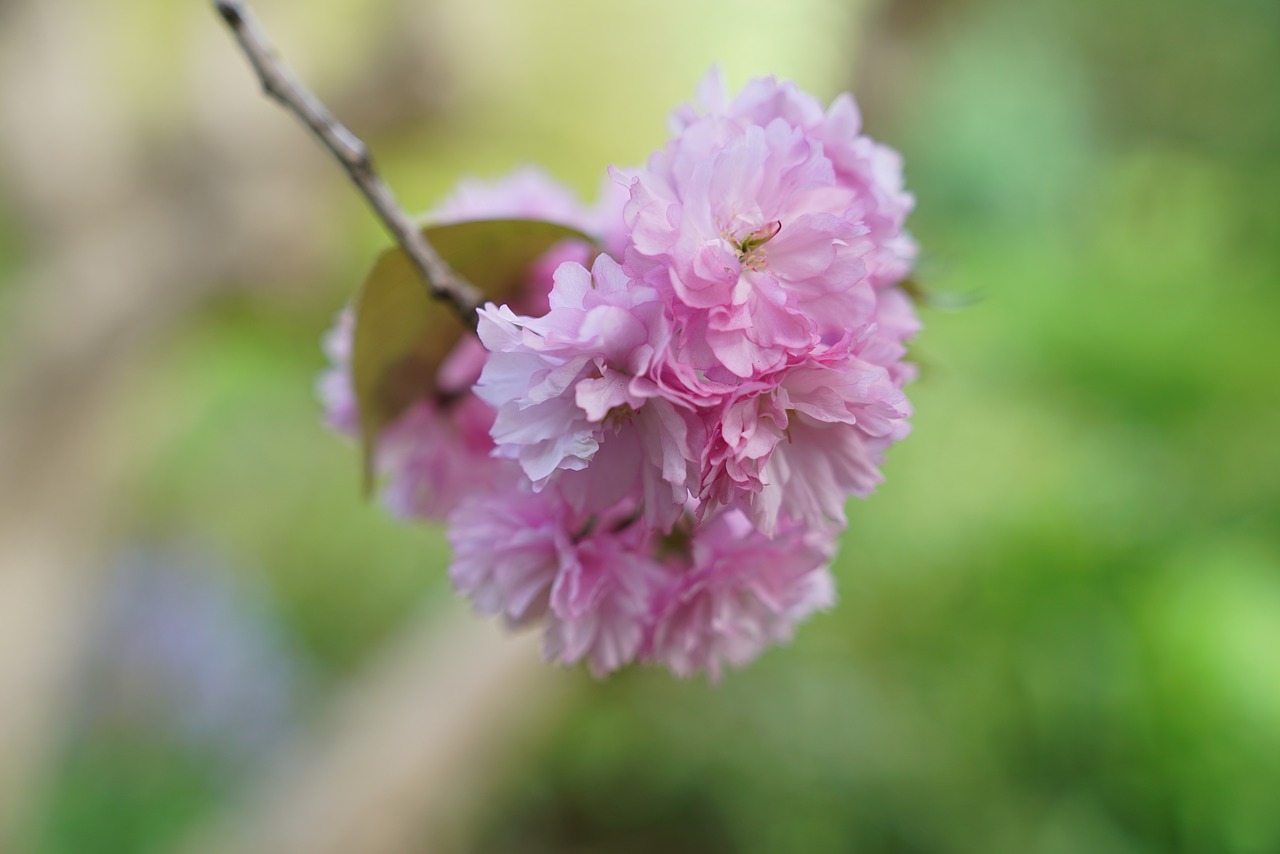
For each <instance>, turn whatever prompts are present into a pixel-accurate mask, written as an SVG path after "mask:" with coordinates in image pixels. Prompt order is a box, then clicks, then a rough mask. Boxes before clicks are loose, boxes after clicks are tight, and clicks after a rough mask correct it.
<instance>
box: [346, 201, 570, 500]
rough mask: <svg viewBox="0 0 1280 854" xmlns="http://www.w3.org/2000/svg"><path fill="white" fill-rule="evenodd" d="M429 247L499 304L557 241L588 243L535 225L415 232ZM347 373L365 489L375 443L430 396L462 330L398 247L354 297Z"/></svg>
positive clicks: (562, 229)
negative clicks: (354, 403) (356, 411)
mask: <svg viewBox="0 0 1280 854" xmlns="http://www.w3.org/2000/svg"><path fill="white" fill-rule="evenodd" d="M423 234H425V235H426V237H427V240H429V241H430V242H431V244H432V246H434V247H435V249H436V251H437V252H439V253H440V255H441V257H443V258H444V260H445V261H447V262H448V263H449V265H450V266H451V267H453V269H454V270H455V271H457V272H458V273H459V274H460V275H461V276H463V277H464V278H466V279H467V280H468V281H469V282H471V283H472V284H473V285H475V286H476V287H477V288H479V289H480V291H481V292H482V293H483V294H484V295H485V297H486V298H487V299H490V300H493V301H494V302H497V303H504V302H507V301H508V300H510V299H511V298H512V296H513V295H515V294H516V293H518V291H519V289H520V288H521V287H522V286H523V285H524V283H525V280H526V277H527V275H528V270H529V267H530V266H531V265H532V264H533V262H534V261H536V260H537V259H538V258H539V257H540V256H542V255H543V254H544V253H545V252H546V251H547V250H548V249H550V248H551V247H552V246H554V245H555V244H557V243H560V242H561V241H564V240H580V241H583V242H585V243H590V244H593V245H594V241H593V240H592V239H591V238H590V237H588V236H587V235H585V234H583V233H582V232H580V231H577V230H575V229H572V228H569V227H567V226H563V225H557V224H555V223H551V222H543V221H541V220H526V219H489V220H473V221H470V222H459V223H450V224H448V225H434V226H428V227H426V228H424V229H423ZM355 314H356V328H355V340H354V342H353V347H352V361H351V373H352V382H353V384H354V386H355V393H356V400H357V402H358V405H359V411H360V436H361V444H362V446H363V461H364V462H363V464H364V480H365V489H366V491H368V490H369V489H370V488H371V487H372V484H373V476H374V465H373V456H374V454H373V451H374V448H375V447H376V445H377V440H378V436H379V435H381V433H382V431H383V430H384V429H386V427H387V425H389V424H391V423H392V422H393V421H394V420H395V419H396V417H397V416H399V415H400V414H401V413H402V412H404V411H405V410H406V409H407V408H409V406H410V405H412V404H413V403H414V402H415V401H417V400H420V399H421V398H423V397H424V396H428V395H432V394H435V393H436V388H435V383H436V373H437V370H438V369H439V367H440V363H441V362H442V361H443V360H444V358H445V356H447V355H448V354H449V351H450V350H452V349H453V347H454V345H455V344H457V343H458V340H459V339H460V338H461V337H462V336H463V335H469V334H472V333H471V331H470V330H469V329H468V328H467V326H466V325H465V324H464V323H463V322H462V321H461V320H459V319H458V317H457V316H456V315H455V314H454V313H453V312H452V311H451V310H450V309H449V307H448V306H447V305H445V304H443V303H441V302H440V301H439V300H437V299H435V298H434V297H432V296H431V294H430V293H429V292H428V290H427V287H426V284H425V283H424V282H423V281H422V278H421V277H420V276H419V274H418V271H417V269H416V268H415V267H414V265H413V263H412V262H411V261H410V260H409V256H408V255H406V254H405V252H404V250H402V249H400V248H399V247H396V248H392V249H388V250H387V251H386V252H383V253H382V254H381V255H380V256H378V259H377V261H375V262H374V265H373V269H372V270H370V271H369V274H368V275H367V276H366V277H365V279H364V282H363V284H361V286H360V291H359V294H358V295H357V297H356V306H355Z"/></svg>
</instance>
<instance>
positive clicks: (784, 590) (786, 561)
mask: <svg viewBox="0 0 1280 854" xmlns="http://www.w3.org/2000/svg"><path fill="white" fill-rule="evenodd" d="M833 551H834V543H833V542H832V540H831V539H830V538H829V537H827V536H825V535H823V534H822V533H820V532H815V531H812V530H809V529H807V528H806V527H805V526H804V525H803V524H800V523H796V522H793V521H791V520H785V521H784V522H783V523H782V524H780V525H779V528H778V531H777V533H776V534H775V536H773V537H772V538H769V537H766V536H764V535H763V534H762V533H760V532H759V531H757V530H755V529H754V528H753V527H752V525H751V523H750V521H749V520H748V519H747V517H746V516H745V515H744V514H742V513H740V512H737V511H729V512H727V513H722V514H720V515H718V516H716V517H714V518H712V519H711V520H709V521H708V522H706V523H705V524H703V525H701V526H700V527H699V528H698V529H697V530H696V531H695V532H694V534H693V539H692V554H691V556H690V562H689V565H688V566H687V567H686V568H684V569H683V570H682V571H678V572H676V573H674V574H673V575H672V576H671V581H670V582H669V586H668V588H667V589H666V590H665V591H664V592H663V594H662V596H661V597H660V598H659V600H658V601H657V602H656V603H655V622H654V627H653V629H652V635H651V640H650V643H649V645H648V648H647V650H646V654H645V658H646V660H648V661H652V662H656V663H659V664H662V665H664V666H666V667H667V668H668V669H670V670H671V672H672V673H675V674H676V675H677V676H690V675H692V674H693V673H696V672H698V671H705V672H706V673H707V675H708V677H709V678H711V679H712V680H713V681H714V680H718V679H719V678H720V676H721V673H722V671H723V668H724V666H725V665H732V666H734V667H741V666H742V665H744V664H746V663H747V662H749V661H751V660H752V659H754V658H755V657H756V656H757V655H759V654H760V653H761V652H762V651H763V650H764V649H765V647H767V646H768V645H769V644H773V643H780V642H784V641H787V640H789V639H790V638H791V636H792V633H793V632H794V629H795V626H796V624H797V623H798V622H800V621H801V620H803V619H805V618H806V617H808V616H809V615H810V614H812V613H813V612H814V611H818V610H822V609H825V608H829V607H831V605H832V604H833V603H834V601H835V590H834V585H833V582H832V578H831V574H830V572H829V571H828V569H827V565H828V563H829V562H830V559H831V555H832V553H833Z"/></svg>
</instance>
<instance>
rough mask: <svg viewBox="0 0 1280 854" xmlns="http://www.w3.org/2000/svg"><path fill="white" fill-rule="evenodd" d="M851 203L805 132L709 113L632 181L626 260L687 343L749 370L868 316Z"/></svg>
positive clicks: (739, 371)
mask: <svg viewBox="0 0 1280 854" xmlns="http://www.w3.org/2000/svg"><path fill="white" fill-rule="evenodd" d="M857 209H858V199H857V198H856V196H855V194H854V193H853V192H852V190H850V189H849V188H846V187H842V186H841V185H840V184H839V183H838V182H837V180H836V175H835V170H834V167H833V166H832V164H831V161H830V160H828V159H827V158H826V157H825V156H824V155H823V153H822V146H821V144H820V143H819V142H818V141H816V140H815V139H813V138H811V137H810V136H808V135H806V133H805V132H804V131H803V130H801V129H799V128H795V127H792V126H791V125H788V124H787V123H786V122H784V121H782V120H780V119H779V120H775V121H773V122H770V123H769V124H768V125H766V126H763V127H762V126H759V125H746V126H742V125H739V124H737V123H734V122H730V121H726V120H724V119H721V118H718V117H708V118H705V119H702V120H700V121H698V122H695V123H694V124H692V125H690V126H689V127H687V128H686V129H685V130H684V132H683V133H682V134H681V135H680V136H679V137H677V138H676V139H674V140H672V141H671V142H670V143H669V144H668V145H667V147H666V148H665V149H663V150H662V151H660V152H658V153H657V154H655V155H654V156H653V157H651V158H650V160H649V165H648V168H647V169H646V170H644V171H641V172H639V173H637V174H636V175H634V176H633V177H632V180H631V201H630V203H629V204H628V206H627V209H626V217H627V223H628V225H629V226H630V227H631V238H632V243H633V246H632V249H631V251H630V252H629V253H628V255H627V261H628V264H629V265H630V266H631V267H632V268H633V269H634V270H636V271H637V272H638V273H640V274H643V275H645V278H646V281H648V282H651V283H653V284H654V285H655V286H656V287H658V288H659V289H660V290H661V291H663V292H664V294H666V293H668V292H669V301H670V302H672V303H673V304H674V311H675V315H676V318H677V319H678V320H679V321H681V328H682V330H683V331H684V340H686V341H692V342H695V343H696V342H705V345H706V347H707V348H709V350H710V352H711V354H712V355H713V356H714V358H715V363H718V364H719V365H723V366H724V367H725V368H727V369H728V370H729V371H731V372H732V373H733V374H735V375H736V376H739V377H751V376H755V375H758V374H759V373H761V372H763V371H768V370H772V369H774V368H776V367H778V366H779V365H781V364H783V363H784V362H785V361H786V360H787V359H788V358H789V357H790V356H794V355H803V354H805V353H807V352H809V351H810V350H812V349H813V347H814V346H816V345H817V344H818V343H819V342H820V341H821V340H822V339H823V338H824V337H827V336H829V335H831V334H834V333H836V332H837V331H838V330H841V329H849V328H853V327H857V326H861V325H863V324H865V323H866V322H867V321H868V320H869V319H870V316H871V313H872V310H873V308H874V295H873V294H872V291H871V288H870V285H869V284H868V283H867V282H866V268H865V266H864V264H863V262H862V260H861V256H862V255H864V254H865V253H866V252H867V251H868V249H869V248H870V244H869V243H868V242H867V241H866V240H865V239H864V237H863V235H864V234H865V233H866V231H867V228H866V226H865V225H863V224H862V223H861V222H860V221H859V220H858V217H857V216H856V214H857V212H858V210H857ZM690 352H691V353H692V352H693V351H690ZM715 363H713V364H715ZM710 366H711V365H697V367H699V368H703V369H705V368H707V367H710Z"/></svg>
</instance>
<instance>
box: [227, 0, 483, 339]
mask: <svg viewBox="0 0 1280 854" xmlns="http://www.w3.org/2000/svg"><path fill="white" fill-rule="evenodd" d="M214 7H215V8H216V9H217V10H218V14H219V15H221V16H222V19H223V20H224V21H226V23H227V26H228V27H230V28H231V32H232V33H233V34H235V37H236V41H238V42H239V43H240V47H241V49H242V50H243V51H244V54H245V56H247V57H248V58H249V62H250V64H252V65H253V69H254V71H256V72H257V73H258V79H259V80H261V81H262V89H263V91H264V92H266V94H267V96H268V97H270V98H273V99H275V100H276V101H279V102H280V104H281V105H282V106H283V107H284V108H285V109H287V110H288V111H289V112H291V113H293V114H294V115H295V116H297V117H298V120H299V121H301V122H302V123H303V124H305V125H306V126H307V127H308V128H309V129H310V130H311V132H312V133H313V134H315V136H316V138H317V139H319V140H320V142H321V144H322V145H324V147H325V148H327V149H329V151H330V152H331V153H332V154H333V156H334V157H336V158H337V160H338V162H339V163H341V164H342V168H344V169H345V170H346V171H347V175H349V176H350V177H351V180H352V182H354V183H355V185H356V186H357V187H358V188H359V189H360V192H361V193H363V194H364V197H365V198H366V199H368V200H369V204H370V206H372V207H373V210H374V213H376V214H377V215H378V218H379V219H381V220H382V222H383V224H384V225H386V227H387V229H388V230H389V231H390V232H391V234H392V236H393V237H395V239H396V242H397V243H399V244H400V247H401V248H402V249H404V251H405V253H406V254H408V256H409V258H410V259H411V260H412V261H413V264H414V266H415V267H417V268H418V272H419V273H420V274H421V275H422V280H423V282H424V283H425V284H426V286H427V290H428V291H429V292H430V293H431V295H432V296H433V297H435V298H436V299H439V300H443V301H445V302H447V303H449V306H450V307H451V308H452V309H453V310H454V311H455V312H456V313H457V314H458V316H459V317H460V318H462V320H463V322H464V323H467V324H468V325H470V326H471V327H472V328H473V329H474V328H475V325H476V308H477V307H478V306H479V305H480V303H481V302H482V301H483V297H482V295H481V293H480V291H478V290H477V289H476V287H475V286H474V285H472V284H471V283H470V282H468V281H467V280H466V279H464V278H462V277H461V276H459V275H458V274H457V273H456V272H454V271H453V269H452V268H450V266H449V265H448V264H447V263H446V262H445V260H444V259H443V258H441V257H440V254H439V253H438V252H436V250H435V248H434V247H432V245H431V243H430V242H429V241H428V240H427V238H426V237H424V236H423V234H422V229H421V228H420V227H419V226H418V225H417V224H416V223H415V222H414V221H413V220H412V219H411V218H410V217H409V215H408V214H406V213H405V212H404V210H403V209H402V208H401V207H400V205H399V204H398V203H397V202H396V198H395V196H394V195H393V194H392V192H391V188H390V187H388V186H387V184H386V182H385V181H383V180H382V178H381V177H380V176H379V175H378V173H377V171H376V170H375V169H374V168H373V159H372V157H370V155H369V148H368V146H366V145H365V144H364V142H363V141H361V140H360V138H359V137H357V136H356V135H355V134H353V133H352V132H351V131H350V130H348V129H347V127H346V126H344V125H343V124H342V123H341V122H339V121H338V120H337V119H335V118H334V117H333V115H332V114H331V113H330V112H329V110H328V108H326V107H325V105H324V104H322V103H321V102H320V100H319V99H318V98H317V97H316V96H315V95H314V94H313V93H312V92H311V91H310V90H309V89H307V87H306V86H304V85H303V84H302V82H301V81H300V80H298V78H297V77H296V76H294V74H293V72H292V71H290V70H289V68H288V67H287V66H286V65H285V64H284V63H283V62H281V61H280V60H279V58H277V57H276V55H275V50H274V49H273V48H272V46H271V42H270V40H269V39H268V38H267V36H266V33H265V32H263V30H262V27H261V26H259V25H258V21H257V18H256V17H254V15H253V12H252V11H250V9H249V7H248V6H246V5H245V4H244V3H243V2H242V0H214Z"/></svg>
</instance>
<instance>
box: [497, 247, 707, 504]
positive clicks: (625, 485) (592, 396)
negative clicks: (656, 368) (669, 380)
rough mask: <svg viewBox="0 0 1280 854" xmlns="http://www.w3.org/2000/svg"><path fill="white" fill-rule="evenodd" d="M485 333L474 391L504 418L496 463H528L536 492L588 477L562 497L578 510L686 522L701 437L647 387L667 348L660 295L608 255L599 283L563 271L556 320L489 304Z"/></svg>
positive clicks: (582, 272)
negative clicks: (626, 506)
mask: <svg viewBox="0 0 1280 854" xmlns="http://www.w3.org/2000/svg"><path fill="white" fill-rule="evenodd" d="M478 331H479V334H480V339H481V341H483V342H484V345H485V346H486V347H487V348H488V349H489V351H490V355H489V359H488V362H487V363H486V365H485V368H484V372H483V373H482V374H481V376H480V381H479V382H478V383H477V385H476V387H475V391H476V394H477V395H479V397H480V398H481V399H483V400H485V401H486V402H488V403H489V404H490V405H491V406H493V407H494V408H495V409H496V410H497V418H496V419H495V421H494V425H493V431H492V435H493V439H494V442H495V443H496V446H497V447H496V449H495V451H494V453H495V454H496V455H497V456H499V457H503V458H506V459H513V460H517V461H518V462H519V463H520V465H521V467H522V468H523V469H524V472H525V474H526V475H527V476H528V478H529V480H530V481H532V483H533V486H534V488H535V489H542V488H543V487H544V486H546V485H547V484H548V483H549V482H550V481H551V479H552V477H553V476H557V475H560V473H562V472H566V473H577V474H576V475H574V476H565V477H563V484H562V486H563V489H564V491H565V494H566V495H568V496H569V497H570V498H571V500H573V502H574V503H575V505H576V506H578V507H579V508H584V507H608V506H611V505H612V504H615V503H617V501H619V500H621V499H622V498H624V497H626V496H629V495H630V496H635V497H637V498H640V499H642V500H643V504H644V513H645V516H646V518H647V519H648V520H649V521H650V524H652V525H654V526H655V527H662V528H666V527H669V526H670V525H671V524H672V523H673V522H674V521H675V518H676V517H677V516H678V514H679V512H680V508H681V506H682V505H683V504H684V502H685V500H686V498H687V496H688V492H689V488H690V484H691V481H690V477H691V476H692V477H694V478H696V472H697V468H696V463H695V461H694V452H693V451H692V448H693V447H694V446H695V440H696V438H697V436H696V435H693V436H691V432H692V431H695V430H696V428H697V427H698V426H699V425H698V421H697V419H696V418H694V417H693V416H692V414H691V413H689V412H687V411H685V410H683V409H682V408H680V407H679V406H677V403H678V401H676V402H673V401H672V400H669V399H667V398H665V397H663V396H662V390H661V389H660V388H659V387H658V385H657V384H655V383H654V382H653V380H652V379H650V378H649V377H648V376H646V374H647V372H648V370H649V368H650V365H651V363H652V361H653V357H654V354H655V353H656V352H657V351H659V350H661V349H662V348H663V347H664V346H665V344H666V339H667V336H668V323H667V320H666V317H665V314H664V306H663V304H662V303H661V302H660V301H659V300H658V297H657V294H656V293H655V292H654V291H653V290H652V289H651V288H648V287H645V286H643V285H641V284H639V283H637V282H633V281H631V280H629V279H628V278H627V276H626V275H625V274H624V273H623V272H622V270H621V268H620V267H619V266H618V264H617V262H615V261H614V260H613V259H612V258H610V257H609V256H607V255H601V256H600V257H599V258H598V259H597V260H596V262H595V265H594V266H593V268H592V270H591V271H587V270H586V268H584V267H582V266H581V265H579V264H564V265H562V266H561V267H560V268H559V269H558V270H557V271H556V277H555V286H554V288H553V290H552V292H551V310H550V311H549V312H548V313H547V314H546V315H545V316H543V317H540V318H535V317H522V316H519V315H516V314H515V313H514V312H513V311H511V309H510V308H508V307H506V306H502V307H500V308H499V307H497V306H494V305H493V304H489V305H488V306H486V307H485V308H483V309H481V311H480V325H479V329H478ZM589 466H590V468H589V470H588V467H589Z"/></svg>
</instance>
